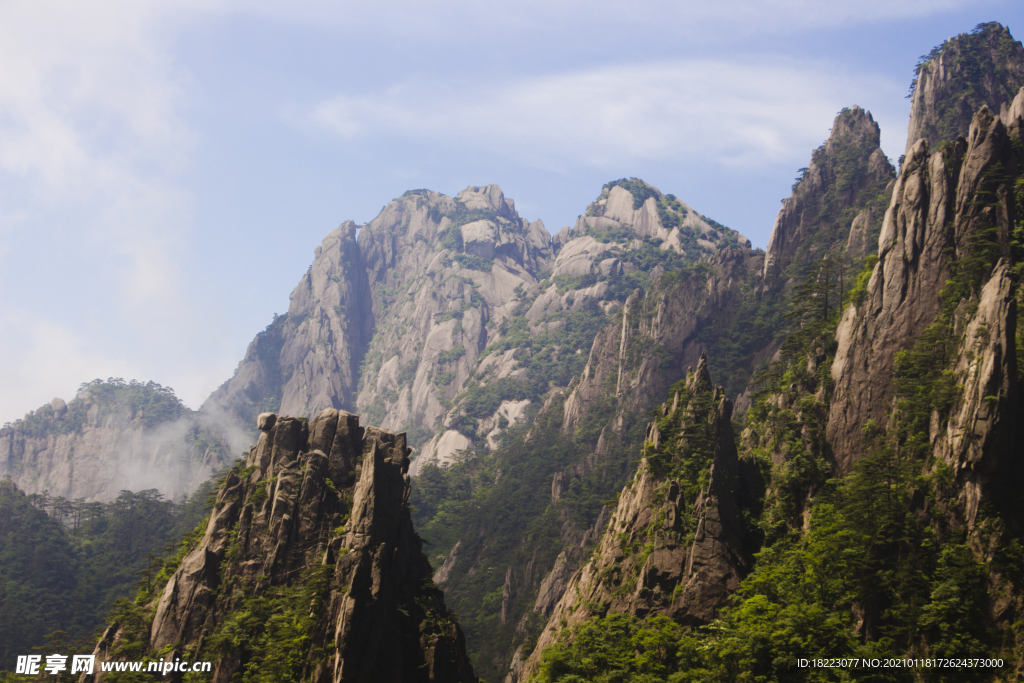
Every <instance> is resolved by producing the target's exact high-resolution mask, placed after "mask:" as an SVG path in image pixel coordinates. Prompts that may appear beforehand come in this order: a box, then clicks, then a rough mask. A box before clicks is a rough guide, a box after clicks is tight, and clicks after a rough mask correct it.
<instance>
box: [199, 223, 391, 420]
mask: <svg viewBox="0 0 1024 683" xmlns="http://www.w3.org/2000/svg"><path fill="white" fill-rule="evenodd" d="M356 231H357V226H356V225H355V223H352V222H351V221H349V222H348V223H345V224H343V225H341V226H339V227H338V228H337V229H335V230H334V231H332V232H331V233H330V234H329V235H327V237H325V238H324V240H323V243H322V244H321V245H320V246H319V247H317V248H316V257H315V258H314V260H313V265H312V266H310V269H309V271H308V272H307V273H306V274H305V275H304V276H303V277H302V280H301V281H300V282H299V284H298V286H297V287H296V288H295V290H294V291H293V292H292V294H291V302H290V304H289V306H288V314H287V315H284V316H280V317H277V318H275V320H274V322H273V323H271V325H270V326H269V327H268V328H267V329H266V330H265V331H264V332H261V333H260V334H259V335H258V336H257V337H256V339H254V340H253V342H252V343H251V344H250V345H249V348H248V350H247V351H246V354H245V358H243V359H242V362H241V363H240V364H239V366H238V369H237V370H236V371H235V375H234V377H232V378H231V379H230V380H228V381H227V382H225V383H224V384H223V385H222V386H221V387H220V388H219V389H217V391H215V392H214V393H213V394H212V395H211V396H210V398H209V399H207V400H206V402H205V403H204V404H203V407H202V410H203V411H204V412H207V413H213V414H217V413H219V412H221V411H226V412H227V413H228V414H231V415H233V416H234V417H235V418H236V419H237V420H238V421H239V422H241V423H242V424H245V425H252V424H253V421H254V419H255V417H256V415H257V414H259V413H261V412H264V411H266V410H276V411H282V412H286V413H288V414H292V415H306V416H312V415H315V414H317V413H319V412H320V411H321V410H324V409H326V408H341V407H343V406H346V407H350V408H354V407H355V396H356V391H357V387H358V377H359V364H360V362H361V361H362V358H363V354H364V353H365V351H366V346H367V344H368V343H369V341H370V338H371V337H372V332H373V318H372V315H371V311H370V288H369V284H368V281H367V277H366V272H365V269H364V267H363V262H362V257H361V253H360V250H359V245H358V244H357V242H356Z"/></svg>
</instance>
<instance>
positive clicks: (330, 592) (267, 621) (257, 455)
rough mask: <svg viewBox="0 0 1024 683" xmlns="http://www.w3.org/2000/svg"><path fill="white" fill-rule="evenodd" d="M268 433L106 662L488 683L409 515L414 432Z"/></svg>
mask: <svg viewBox="0 0 1024 683" xmlns="http://www.w3.org/2000/svg"><path fill="white" fill-rule="evenodd" d="M260 427H261V429H262V430H263V433H262V434H261V436H260V440H259V443H258V444H257V445H256V446H254V447H253V448H252V449H251V450H250V452H249V456H248V458H247V460H246V461H245V462H244V464H243V463H239V464H238V465H236V467H235V468H234V469H233V470H231V472H230V473H229V474H228V475H227V477H226V479H225V480H224V483H223V484H222V486H221V488H220V491H219V493H218V495H217V502H216V504H215V506H214V508H213V511H212V512H211V515H210V518H209V521H208V523H207V524H206V526H205V533H204V535H203V536H202V537H201V540H199V538H198V537H197V539H196V541H195V542H194V545H193V546H192V547H191V548H189V549H188V552H187V554H184V555H183V556H182V557H180V565H179V566H177V567H176V568H175V567H173V566H172V567H170V568H169V569H171V570H172V571H173V573H172V574H170V575H169V577H168V578H167V580H166V583H165V584H164V585H163V586H162V587H160V586H159V585H158V586H156V587H155V588H154V589H153V590H154V595H153V599H152V602H150V603H148V605H144V606H142V605H141V604H144V603H145V596H143V598H142V599H140V600H139V601H138V602H139V603H140V607H139V608H136V609H135V610H134V611H131V610H129V611H127V612H124V613H122V614H121V615H119V618H118V620H117V621H116V622H115V623H114V624H112V626H111V627H110V628H109V629H108V631H107V633H106V634H105V636H104V639H103V640H102V641H101V642H100V643H99V645H98V646H97V648H96V654H97V655H98V656H99V657H100V658H104V659H105V658H121V657H124V656H126V655H127V654H129V653H131V654H134V655H135V656H138V657H146V658H154V659H159V658H163V659H168V660H170V659H175V658H182V659H190V660H197V659H198V660H210V659H212V660H215V661H216V665H215V670H214V673H213V680H214V681H224V682H226V681H228V680H231V679H232V677H233V676H236V675H237V674H239V673H241V672H247V675H250V676H257V677H258V676H260V675H262V676H278V678H277V679H275V680H303V681H319V682H323V681H336V682H341V681H367V682H369V681H396V682H399V681H467V682H468V681H475V680H476V677H475V676H474V675H473V672H472V668H471V667H470V664H469V661H468V659H467V658H466V654H465V648H464V643H463V637H462V633H461V631H460V629H459V627H458V625H457V624H456V623H455V620H454V617H453V616H452V615H450V614H449V613H448V611H447V610H446V609H445V607H444V603H443V600H442V594H441V592H440V591H439V590H438V589H437V588H436V587H435V586H434V585H433V582H432V581H431V568H430V564H429V563H428V562H427V559H426V558H425V557H424V555H423V553H422V551H421V545H422V543H421V541H420V539H419V537H418V536H417V535H416V533H415V531H414V530H413V527H412V521H411V519H410V517H409V509H408V506H407V503H406V501H407V499H408V496H409V476H408V474H407V470H408V466H409V459H408V448H407V447H406V445H405V435H404V434H397V435H396V434H392V433H390V432H386V431H383V430H380V429H376V428H373V427H369V428H366V429H365V430H364V429H363V428H361V427H360V426H359V420H358V418H357V417H356V416H355V415H351V414H349V413H346V412H344V411H337V410H334V409H328V410H325V411H323V412H321V413H320V415H318V416H317V418H316V419H315V420H313V421H312V422H309V423H307V422H306V421H305V420H304V419H295V418H287V417H281V418H278V417H277V416H275V415H274V414H264V415H261V416H260ZM167 573H168V572H166V570H165V574H167ZM157 591H159V596H158V597H157V595H156V592H157ZM139 641H141V642H139ZM101 676H102V675H101V674H98V675H96V677H95V678H94V679H92V680H99V679H100V678H101ZM261 680H262V679H261Z"/></svg>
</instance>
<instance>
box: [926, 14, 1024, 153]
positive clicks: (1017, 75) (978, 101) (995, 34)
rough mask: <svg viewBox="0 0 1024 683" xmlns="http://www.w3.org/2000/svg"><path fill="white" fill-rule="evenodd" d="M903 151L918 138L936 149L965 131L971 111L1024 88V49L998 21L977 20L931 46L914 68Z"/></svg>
mask: <svg viewBox="0 0 1024 683" xmlns="http://www.w3.org/2000/svg"><path fill="white" fill-rule="evenodd" d="M918 69H919V70H918V74H917V78H916V79H915V81H914V85H913V100H912V102H911V105H910V126H909V128H908V129H907V154H908V155H909V154H910V150H911V149H912V148H913V147H914V146H915V145H916V144H917V142H918V141H919V140H926V141H927V142H928V144H929V145H930V146H931V147H932V148H934V147H935V146H937V145H938V144H939V143H941V142H944V141H946V140H955V139H956V138H957V137H959V136H962V135H966V134H967V131H968V129H969V127H970V125H971V120H972V119H973V117H974V113H975V112H976V111H978V110H979V109H980V108H981V107H983V106H987V107H988V108H989V109H991V110H992V111H994V112H1000V110H1001V108H1003V107H1005V106H1006V105H1008V104H1009V103H1010V102H1011V101H1012V100H1013V97H1014V95H1016V94H1017V91H1018V90H1020V88H1022V87H1024V47H1022V46H1021V44H1020V42H1019V41H1015V40H1014V39H1013V36H1011V35H1010V31H1009V29H1008V28H1006V27H1005V26H1002V25H1000V24H998V23H995V22H993V23H989V24H981V25H979V26H978V27H977V28H976V29H975V30H974V31H972V32H971V33H961V34H960V35H958V36H954V37H952V38H950V39H949V40H947V41H945V42H944V43H943V44H942V45H940V46H938V47H936V48H935V49H934V50H932V52H931V54H929V55H928V56H927V58H925V60H924V61H923V63H922V64H921V65H920V66H919V67H918Z"/></svg>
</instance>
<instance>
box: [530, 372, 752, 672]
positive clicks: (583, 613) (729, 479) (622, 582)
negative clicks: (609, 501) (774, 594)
mask: <svg viewBox="0 0 1024 683" xmlns="http://www.w3.org/2000/svg"><path fill="white" fill-rule="evenodd" d="M659 416H660V417H659V420H658V421H657V422H655V423H651V424H650V425H649V426H648V431H647V443H646V444H645V446H644V449H645V457H644V459H643V460H641V463H640V467H639V468H638V470H637V472H636V475H635V476H634V477H633V479H632V481H631V482H630V483H629V484H628V485H627V486H626V487H625V488H624V489H623V490H622V493H621V494H620V495H619V499H618V504H617V506H616V508H615V511H614V512H613V513H612V515H611V520H610V521H609V522H608V525H607V528H605V529H604V533H603V535H602V536H601V540H600V543H599V545H598V546H597V549H596V551H595V552H594V555H593V557H592V559H590V561H588V562H587V563H586V564H584V565H583V567H582V568H581V569H580V570H579V571H578V572H576V574H575V575H574V576H573V577H572V579H571V580H570V581H569V582H568V586H567V587H566V588H565V589H564V592H563V593H562V594H561V598H560V599H559V600H558V602H557V605H555V607H554V609H553V610H552V611H551V616H550V618H549V619H548V622H547V627H546V628H545V629H544V631H543V633H542V634H541V636H540V638H539V639H538V641H537V646H536V648H535V649H534V651H533V654H532V655H531V656H530V658H529V659H528V660H526V662H525V664H524V663H522V662H520V663H519V665H518V666H513V678H512V679H513V680H525V679H526V677H528V676H529V674H530V673H531V672H533V671H534V670H535V669H536V667H537V666H538V664H539V662H540V655H541V653H542V652H543V650H544V648H545V647H547V646H549V645H551V644H553V643H554V642H555V641H556V639H557V635H558V631H559V629H560V628H564V627H566V626H571V625H573V624H577V623H581V622H583V621H586V620H587V619H590V618H591V617H593V616H597V615H603V614H605V613H609V612H614V613H628V614H633V615H636V616H639V617H644V616H648V615H653V614H661V615H666V616H670V617H672V618H674V619H676V620H678V621H681V622H684V623H688V624H692V625H695V626H696V625H703V624H707V623H710V622H711V621H712V620H714V619H715V618H716V615H717V614H718V610H720V609H721V608H722V607H724V606H725V605H726V604H727V602H728V597H729V595H730V594H731V593H732V592H733V591H734V590H735V589H736V588H737V587H738V586H739V582H740V580H741V578H742V577H743V575H744V574H745V573H746V571H747V567H748V560H747V558H746V557H745V555H744V551H743V547H742V543H743V541H742V523H741V517H740V510H739V506H738V503H737V500H736V497H735V493H734V492H735V491H736V490H737V488H738V486H739V483H738V480H739V471H738V470H739V461H738V458H737V452H736V444H735V440H734V437H733V432H732V424H731V417H732V404H731V402H730V401H729V400H728V399H726V398H724V397H723V396H722V393H721V387H716V388H714V387H712V385H711V380H710V377H709V375H708V366H707V360H706V358H705V357H703V356H701V358H700V360H699V362H698V365H697V369H696V371H695V372H692V373H690V374H689V375H688V377H687V379H686V382H685V385H684V386H682V387H680V388H679V389H678V391H677V392H676V393H675V395H674V397H673V399H672V401H670V402H667V403H665V404H664V405H663V406H662V407H661V409H660V410H659ZM684 461H688V463H689V464H688V465H683V464H682V463H683V462H684ZM686 467H690V468H692V469H693V471H694V472H695V473H696V472H698V471H703V472H704V473H705V476H706V477H707V479H706V481H707V484H706V486H704V487H701V486H699V485H696V486H695V485H694V483H693V482H692V481H687V480H685V479H680V478H679V473H681V472H683V471H690V470H688V469H686ZM680 468H683V469H680ZM564 565H565V562H564V559H563V558H559V562H556V567H555V570H554V571H552V572H551V573H550V574H549V575H548V578H546V579H545V584H544V585H545V587H547V589H546V590H542V592H541V597H545V596H547V595H549V594H550V592H551V587H549V586H548V584H549V583H551V584H554V583H555V582H557V579H558V576H559V575H560V574H564V572H565V570H564ZM542 602H543V604H542ZM549 602H550V598H545V600H544V601H542V600H541V599H540V598H538V604H537V607H536V609H537V610H538V611H544V610H545V608H546V605H547V604H548V603H549Z"/></svg>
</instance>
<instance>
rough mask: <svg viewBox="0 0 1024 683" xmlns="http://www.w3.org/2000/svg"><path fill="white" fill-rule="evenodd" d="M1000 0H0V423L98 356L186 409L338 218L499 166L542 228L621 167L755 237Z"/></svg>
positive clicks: (1002, 15)
mask: <svg viewBox="0 0 1024 683" xmlns="http://www.w3.org/2000/svg"><path fill="white" fill-rule="evenodd" d="M1022 19H1024V8H1022V7H1021V4H1020V3H1019V2H978V1H973V2H959V1H956V0H933V1H929V2H918V1H909V2H892V1H891V0H889V1H877V0H865V1H863V2H859V3H824V2H820V1H810V0H778V1H777V2H773V3H764V2H748V1H744V0H726V1H724V2H719V3H717V4H715V5H714V6H713V7H711V6H709V5H707V4H705V3H689V2H658V1H653V2H634V3H623V2H614V3H613V2H607V1H605V0H592V1H590V2H576V1H566V2H558V1H557V0H548V1H546V2H539V1H533V0H530V1H526V2H518V3H514V4H510V3H498V2H491V3H483V2H462V1H456V0H450V1H438V2H425V1H417V2H410V1H408V0H396V1H394V2H390V3H372V2H306V3H301V2H292V3H270V2H259V1H249V2H235V1H233V0H175V1H174V2H170V1H161V0H153V1H152V2H147V3H139V2H102V1H97V2H93V3H80V2H57V1H55V2H48V3H38V2H21V1H18V0H14V1H10V2H6V3H4V4H3V5H0V59H2V63H3V65H4V68H3V69H2V70H0V179H2V182H0V386H2V387H3V391H2V392H0V423H2V422H4V421H7V420H13V419H16V418H18V417H20V416H21V415H23V414H24V413H25V412H26V411H28V410H30V409H34V408H36V407H38V406H39V405H41V404H42V403H44V402H46V401H49V400H50V399H51V398H52V397H54V396H61V397H63V398H65V399H69V398H71V397H72V396H73V395H74V393H75V391H76V389H77V387H78V386H79V385H80V384H81V383H82V382H86V381H88V380H91V379H93V378H96V377H103V378H106V377H109V376H119V377H124V378H126V379H129V378H137V379H143V380H150V379H152V380H155V381H157V382H160V383H161V384H164V385H168V386H172V387H173V388H174V389H175V390H176V391H177V393H178V395H179V396H180V397H182V399H183V400H185V402H186V403H187V404H189V405H190V406H192V407H198V405H199V403H201V402H202V400H203V399H204V398H205V397H206V396H207V395H208V394H209V392H210V391H212V390H213V389H214V388H215V387H216V386H217V385H219V384H220V383H221V382H223V381H224V380H225V379H227V378H228V377H229V376H230V374H231V373H232V372H233V370H234V367H235V365H236V364H237V362H238V361H239V360H240V358H241V357H242V354H243V353H244V351H245V348H246V345H247V344H248V343H249V341H251V339H252V338H253V336H254V335H255V334H256V333H257V332H258V331H260V330H261V329H263V327H265V326H266V325H267V323H268V322H270V320H271V318H272V316H273V314H274V313H275V312H277V313H282V312H284V311H285V310H287V307H288V294H289V293H290V292H291V290H292V288H293V287H294V285H295V284H296V282H297V281H298V279H299V277H300V276H301V275H302V274H303V273H304V272H305V270H306V268H307V267H308V266H309V264H310V262H311V261H312V258H313V249H314V248H315V247H316V246H317V244H319V242H320V240H321V239H322V238H323V236H324V235H326V234H327V233H328V232H329V231H330V230H331V229H332V228H334V227H335V226H336V225H338V224H339V223H341V222H343V221H344V220H347V219H354V220H356V221H358V222H366V221H369V220H370V219H372V218H373V217H374V216H375V215H376V214H377V212H378V211H379V210H380V208H381V207H382V206H383V205H385V204H386V203H387V202H388V201H390V200H391V199H392V198H394V197H397V196H399V195H401V194H402V193H403V192H404V191H405V190H407V189H412V188H421V187H423V188H430V189H433V190H437V191H440V192H444V193H447V194H454V193H456V192H458V191H459V190H461V189H462V188H464V187H466V186H467V185H471V184H472V185H480V184H485V183H497V184H499V185H501V187H502V188H503V189H504V190H505V194H506V196H508V197H511V198H513V199H515V201H516V206H517V208H518V209H519V211H520V213H521V214H522V215H523V216H524V217H526V218H528V219H530V220H533V219H536V218H540V219H542V220H543V221H544V223H545V225H547V227H548V229H549V230H550V231H552V232H554V231H557V230H558V229H559V228H560V227H561V226H562V225H566V224H571V223H572V222H573V221H575V219H576V216H577V215H578V214H580V213H581V212H583V211H584V209H585V208H586V205H587V204H588V203H589V202H590V201H591V200H593V199H594V198H595V197H596V195H597V194H598V193H599V191H600V188H601V185H602V184H603V183H605V182H607V181H609V180H613V179H616V178H620V177H626V176H637V177H641V178H644V179H645V180H647V181H648V182H651V183H652V184H654V185H656V186H658V187H659V188H660V189H662V190H663V191H665V192H671V193H674V194H676V195H678V196H679V197H680V198H682V199H683V200H684V201H686V202H687V203H689V204H691V205H692V206H693V207H694V208H696V209H697V210H699V211H701V212H702V213H704V214H707V215H709V216H711V217H712V218H714V219H716V220H718V221H719V222H722V223H725V224H726V225H729V226H731V227H733V228H736V229H737V230H739V231H740V232H742V233H744V234H745V235H747V236H748V237H750V238H751V240H752V241H753V243H754V244H755V245H756V246H761V247H763V246H764V245H765V244H766V243H767V241H768V236H769V233H770V231H771V226H772V222H773V220H774V218H775V214H776V212H777V211H778V208H779V204H780V200H781V199H782V198H783V197H785V196H787V195H788V193H789V191H790V186H791V185H792V182H793V179H794V177H795V175H796V171H797V169H798V168H800V167H802V166H806V165H807V160H808V158H809V156H810V153H811V150H813V149H814V148H815V147H817V146H818V145H820V144H821V143H822V142H823V141H824V140H825V138H826V137H827V136H828V131H829V127H830V126H831V123H832V119H833V117H834V116H835V114H836V113H837V112H838V111H839V110H840V109H841V108H843V107H845V106H849V105H853V104H858V105H860V106H862V107H864V108H866V109H868V110H870V111H871V112H872V113H873V115H874V116H875V119H876V120H877V121H878V122H879V124H880V125H881V127H882V145H883V148H884V149H885V151H886V153H887V154H888V155H889V156H890V158H892V159H893V160H895V159H896V158H898V157H899V155H900V154H902V152H903V147H904V144H905V136H906V124H907V118H908V106H909V101H908V100H906V99H905V95H906V93H907V88H908V86H909V83H910V80H911V78H912V70H913V67H914V64H915V63H916V61H917V59H918V56H919V55H921V54H924V53H927V52H928V50H930V49H931V48H932V47H933V46H934V45H937V44H939V43H941V42H942V41H943V40H944V39H946V38H947V37H949V36H951V35H955V34H957V33H959V32H963V31H969V30H971V29H972V28H973V27H974V26H975V25H976V24H978V23H980V22H985V21H993V20H995V21H1000V22H1002V23H1004V24H1006V25H1008V26H1009V27H1010V30H1011V31H1013V32H1014V34H1015V37H1017V38H1020V37H1022V36H1021V34H1022V33H1024V27H1022V24H1024V22H1022V21H1021V20H1022Z"/></svg>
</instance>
